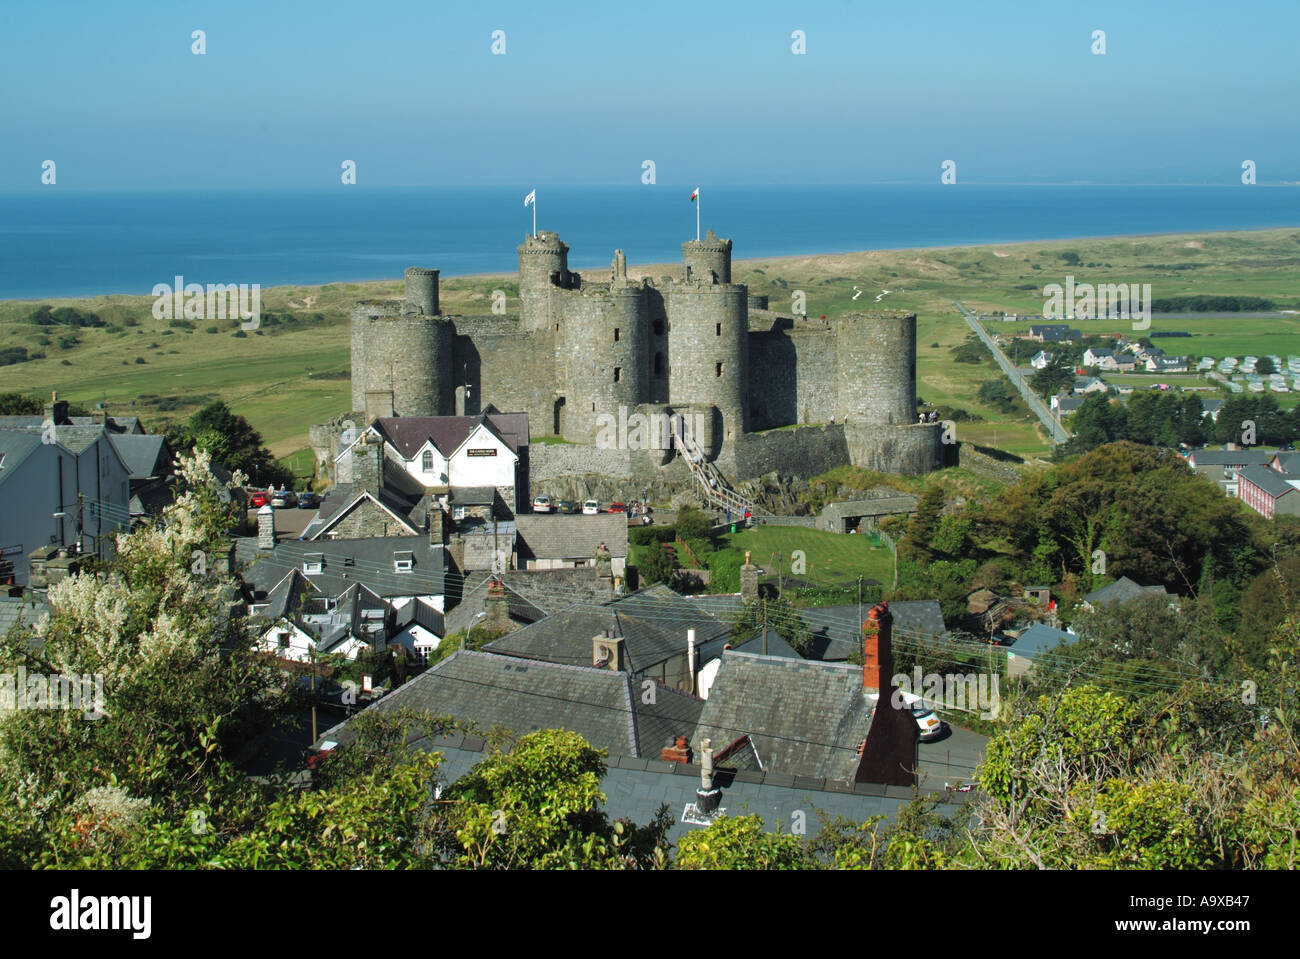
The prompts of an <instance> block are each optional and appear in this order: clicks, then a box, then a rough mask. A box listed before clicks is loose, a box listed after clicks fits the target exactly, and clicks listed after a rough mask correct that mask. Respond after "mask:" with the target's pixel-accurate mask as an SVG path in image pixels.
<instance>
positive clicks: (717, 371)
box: [713, 363, 722, 376]
mask: <svg viewBox="0 0 1300 959" xmlns="http://www.w3.org/2000/svg"><path fill="white" fill-rule="evenodd" d="M713 375H714V376H721V375H722V364H721V363H714V364H713Z"/></svg>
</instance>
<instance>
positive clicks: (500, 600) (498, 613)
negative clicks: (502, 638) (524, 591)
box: [483, 576, 514, 633]
mask: <svg viewBox="0 0 1300 959" xmlns="http://www.w3.org/2000/svg"><path fill="white" fill-rule="evenodd" d="M483 610H484V612H486V613H487V615H486V616H485V617H483V626H484V628H485V629H490V630H492V631H493V632H498V633H508V632H510V631H511V630H512V629H514V625H513V624H512V623H511V622H510V600H509V599H508V598H507V597H506V589H505V586H504V585H503V584H502V582H501V580H499V579H497V578H496V577H495V576H494V577H492V579H491V580H490V581H489V582H488V590H487V600H486V601H485V602H484V603H483Z"/></svg>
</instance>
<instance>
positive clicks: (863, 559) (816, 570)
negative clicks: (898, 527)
mask: <svg viewBox="0 0 1300 959" xmlns="http://www.w3.org/2000/svg"><path fill="white" fill-rule="evenodd" d="M872 540H873V537H871V536H867V535H863V536H857V535H852V536H846V535H844V534H841V533H828V532H826V531H825V530H817V529H801V528H799V527H797V526H761V527H758V528H757V529H747V530H742V531H740V532H738V533H734V534H727V535H726V536H723V537H721V541H722V544H725V545H726V546H730V547H733V548H735V549H738V550H740V551H742V552H743V551H745V550H749V551H750V552H751V553H752V555H753V561H754V562H755V563H756V564H758V565H760V566H762V567H763V568H764V569H768V570H771V571H773V572H775V571H776V568H777V556H778V554H780V555H781V556H783V557H784V559H783V560H782V569H783V570H784V573H785V577H786V579H787V580H789V579H790V577H791V576H792V575H793V576H795V577H796V578H798V579H801V580H805V581H807V582H809V583H813V584H816V585H818V586H847V585H849V584H856V583H857V579H858V577H859V576H863V577H866V578H867V579H874V580H876V581H877V582H880V583H883V584H884V585H885V586H890V585H891V584H892V583H893V581H894V559H893V554H891V553H890V551H889V548H888V547H887V546H873V545H872ZM795 550H802V551H803V553H804V557H805V561H806V563H807V571H806V572H804V573H794V574H792V573H791V557H793V556H794V555H795Z"/></svg>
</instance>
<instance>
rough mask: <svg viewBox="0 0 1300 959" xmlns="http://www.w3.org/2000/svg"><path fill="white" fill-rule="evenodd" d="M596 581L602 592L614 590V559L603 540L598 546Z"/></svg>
mask: <svg viewBox="0 0 1300 959" xmlns="http://www.w3.org/2000/svg"><path fill="white" fill-rule="evenodd" d="M596 583H597V584H598V585H599V587H600V589H601V591H602V592H606V593H613V592H614V560H613V557H612V556H611V554H610V552H609V547H608V546H606V545H605V544H604V543H603V542H602V543H601V544H600V545H599V546H597V547H596Z"/></svg>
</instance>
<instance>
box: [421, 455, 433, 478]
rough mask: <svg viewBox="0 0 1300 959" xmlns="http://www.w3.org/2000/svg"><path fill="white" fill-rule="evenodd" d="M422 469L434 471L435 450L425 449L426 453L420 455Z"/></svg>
mask: <svg viewBox="0 0 1300 959" xmlns="http://www.w3.org/2000/svg"><path fill="white" fill-rule="evenodd" d="M420 469H422V470H424V472H426V473H432V472H433V451H432V450H425V451H424V455H423V456H421V457H420Z"/></svg>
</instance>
